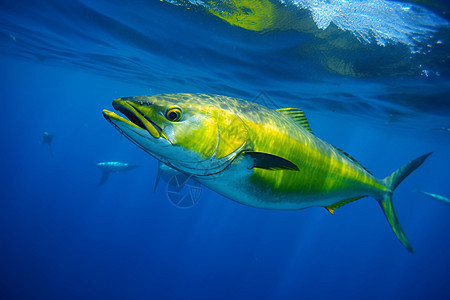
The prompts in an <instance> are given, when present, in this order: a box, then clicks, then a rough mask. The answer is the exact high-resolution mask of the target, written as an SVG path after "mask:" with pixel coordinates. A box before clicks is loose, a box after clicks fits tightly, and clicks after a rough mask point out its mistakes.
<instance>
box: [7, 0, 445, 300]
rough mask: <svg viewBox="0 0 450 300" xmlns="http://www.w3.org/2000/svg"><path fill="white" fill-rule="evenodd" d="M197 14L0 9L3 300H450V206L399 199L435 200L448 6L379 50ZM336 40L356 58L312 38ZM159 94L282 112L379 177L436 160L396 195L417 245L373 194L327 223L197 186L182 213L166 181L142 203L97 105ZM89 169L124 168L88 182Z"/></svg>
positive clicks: (145, 168)
mask: <svg viewBox="0 0 450 300" xmlns="http://www.w3.org/2000/svg"><path fill="white" fill-rule="evenodd" d="M297 2H299V1H297ZM304 2H305V1H304ZM308 2H309V3H311V1H308ZM179 3H181V2H178V4H179ZM199 3H200V2H199ZM202 3H203V2H202ZM202 3H200V4H199V5H192V4H190V3H188V2H187V1H185V2H184V4H183V5H174V4H173V3H168V2H161V1H138V0H131V1H95V2H94V1H87V0H83V1H45V3H42V1H20V3H19V2H17V1H2V2H1V3H0V42H1V43H0V66H1V70H2V71H1V72H0V83H1V85H0V86H1V92H2V93H1V95H2V110H1V112H2V113H1V118H0V126H1V127H0V128H2V143H1V154H2V155H1V156H0V159H1V161H0V165H1V173H0V174H1V181H0V182H1V187H2V197H1V200H0V295H1V296H0V298H1V299H449V298H450V259H449V257H448V254H449V253H450V237H449V234H448V233H449V232H450V218H449V215H450V209H449V207H448V206H447V205H445V204H444V203H439V202H438V201H433V200H432V199H429V198H427V197H426V196H425V195H423V194H420V193H417V192H414V190H415V189H417V188H420V189H421V190H424V191H427V192H431V193H436V194H439V195H443V196H445V197H447V198H448V197H449V196H450V185H449V184H448V178H449V171H448V170H449V167H450V156H449V153H450V136H449V134H450V96H449V95H450V81H449V77H450V62H449V57H448V53H450V52H449V51H448V50H449V48H448V47H449V46H448V44H449V43H450V41H449V37H450V35H449V32H448V28H447V27H446V25H445V24H446V22H448V11H449V10H448V6H446V5H447V4H446V3H445V2H439V1H438V2H430V3H426V2H424V1H422V2H421V3H422V5H423V6H421V7H422V8H421V9H420V10H419V11H420V13H421V14H423V13H424V11H423V10H426V14H427V15H429V16H431V18H432V19H433V18H434V19H433V20H439V22H440V24H441V25H442V24H443V26H436V27H433V26H431V25H429V27H431V29H430V31H427V36H429V38H428V39H426V41H424V42H417V44H414V46H411V45H407V44H404V43H402V41H399V40H389V38H385V39H383V41H384V42H385V43H386V45H385V46H382V45H380V44H379V43H377V39H373V40H372V42H370V39H369V42H367V41H365V40H364V39H361V38H358V37H357V34H355V31H351V30H350V29H348V30H347V31H344V32H339V30H340V29H339V28H338V26H337V25H336V24H334V25H333V22H330V25H329V26H331V27H333V26H335V27H334V29H333V30H337V32H338V33H337V34H338V35H337V36H334V35H333V34H336V32H335V33H333V32H331V35H329V36H328V37H327V36H321V34H322V33H323V30H324V29H318V28H315V29H312V30H311V32H302V31H301V30H299V29H298V26H297V25H295V24H296V23H295V22H296V21H297V20H296V19H292V20H289V22H288V24H290V28H286V27H285V28H284V29H280V28H275V29H273V30H264V31H263V32H257V31H252V30H247V29H245V28H241V27H239V26H233V25H231V24H229V23H227V22H225V21H223V20H221V19H219V18H217V17H215V16H213V15H212V14H211V13H208V12H207V11H205V9H204V6H202V5H201V4H202ZM203 5H204V3H203ZM414 5H417V4H414ZM284 9H286V10H287V11H289V10H291V11H290V12H292V10H294V15H295V13H297V11H295V9H300V8H298V6H296V5H292V4H291V5H288V4H286V7H284ZM303 13H304V12H301V13H299V15H298V16H297V17H299V16H301V15H302V14H303ZM310 18H311V20H310V21H311V22H312V23H311V24H314V22H313V21H314V20H313V19H312V17H310ZM339 18H341V19H339V20H337V19H336V17H334V19H333V18H331V19H332V20H333V21H335V22H336V23H339V24H341V25H342V24H344V23H343V20H342V17H339ZM412 19H414V18H412ZM347 21H348V20H347ZM439 22H438V23H439ZM292 24H294V25H292ZM345 24H347V23H345ZM355 24H356V25H355ZM353 25H355V26H358V23H354V24H353ZM355 26H353V27H351V28H352V29H354V28H355ZM288 27H289V26H288ZM331 27H330V28H331ZM349 28H350V27H349ZM409 28H417V26H416V27H414V26H412V27H411V26H410V27H409ZM320 30H322V31H320ZM327 30H328V29H327ZM369 36H370V34H369ZM400 36H401V35H400ZM338 37H340V38H342V39H344V40H345V41H346V43H348V44H351V45H353V46H352V47H356V49H358V51H356V52H355V51H353V50H354V49H355V48H352V47H350V48H348V47H347V48H345V47H344V48H339V49H330V48H329V47H332V46H330V45H332V43H331V44H329V45H328V46H327V47H324V45H327V44H323V43H326V42H328V41H329V40H330V39H332V38H338ZM327 38H328V39H327ZM405 41H409V42H410V40H408V39H407V40H405ZM438 41H439V42H438ZM310 49H316V50H317V49H322V50H323V51H322V52H321V51H316V50H314V53H311V52H308V50H310ZM328 50H330V51H328ZM331 50H333V51H331ZM415 51H417V52H415ZM333 53H334V54H335V55H337V56H336V58H335V60H334V61H336V59H339V60H340V63H339V64H336V65H333V66H332V67H330V64H329V63H328V64H327V63H324V62H326V61H327V58H329V57H330V55H332V54H333ZM358 53H362V54H361V56H363V58H364V59H360V58H359V57H358ZM400 58H401V59H400ZM399 61H400V62H401V63H400V64H397V63H396V62H399ZM328 62H329V61H328ZM346 63H348V65H346ZM339 65H340V66H343V65H345V66H347V67H342V68H339V67H337V66H339ZM349 65H353V66H354V69H353V72H348V70H349V67H348V66H349ZM327 66H328V67H327ZM175 92H203V93H215V94H223V95H228V96H235V97H240V98H245V99H248V100H252V99H253V100H255V101H257V102H258V101H263V102H264V103H267V102H269V104H271V105H273V106H278V107H299V108H301V109H303V110H304V111H305V113H306V115H307V117H308V119H309V122H310V125H311V127H312V129H313V131H314V132H315V134H316V135H317V136H319V137H320V138H322V139H324V140H325V141H327V142H329V143H331V144H333V145H336V146H338V147H339V148H341V149H344V150H345V151H346V152H348V153H350V154H351V155H352V156H353V157H355V158H356V159H357V160H358V161H359V162H360V163H361V164H362V165H364V166H365V167H366V168H367V169H369V170H370V171H371V172H372V173H373V174H375V175H376V176H377V177H379V178H382V177H385V176H387V175H389V174H390V173H391V172H392V171H394V170H395V169H397V168H399V167H400V166H402V165H403V164H405V163H406V162H408V161H410V160H411V159H413V158H416V157H418V156H420V155H422V154H425V153H427V152H430V151H433V152H434V154H433V155H432V156H431V157H430V158H429V159H428V160H427V161H426V162H425V163H424V165H423V166H421V167H420V168H419V169H418V170H417V171H415V172H414V173H413V174H412V175H410V177H408V179H406V180H405V182H403V183H402V184H401V185H400V186H399V188H398V189H397V190H396V192H395V196H394V205H395V208H396V211H397V215H398V217H399V220H400V222H401V224H402V226H403V229H404V230H405V231H406V234H407V235H408V237H409V240H410V241H411V243H412V246H413V248H414V251H415V253H414V254H410V253H409V252H408V251H406V250H405V249H404V248H403V247H402V245H401V244H400V243H399V242H398V240H397V239H396V237H395V235H394V234H393V232H392V230H391V229H390V227H389V225H388V223H387V221H386V220H385V217H384V216H383V214H382V212H381V210H380V208H379V207H378V204H377V203H376V201H375V200H373V199H371V198H364V199H361V200H359V201H356V202H354V203H352V204H349V205H346V206H344V207H342V208H340V209H338V210H336V212H335V215H334V216H333V215H331V214H329V213H328V212H327V211H326V210H325V209H323V208H310V209H306V210H302V211H274V210H262V209H257V208H251V207H247V206H243V205H240V204H237V203H235V202H233V201H231V200H228V199H226V198H224V197H222V196H219V195H218V194H216V193H215V192H213V191H210V190H208V189H207V188H204V187H203V188H202V194H201V198H200V200H199V201H198V203H196V204H195V205H194V206H192V207H190V208H179V207H177V206H175V205H174V204H173V203H171V202H170V201H169V199H168V196H167V195H168V193H167V190H168V185H167V183H165V182H160V184H159V186H158V188H157V190H156V192H153V187H154V182H155V179H156V173H157V168H158V163H157V161H156V160H155V159H154V158H152V157H151V156H149V155H147V154H146V153H144V152H143V151H142V150H140V149H139V148H138V147H136V146H134V145H133V144H132V143H130V142H129V141H128V140H127V139H126V138H122V137H121V136H120V135H119V133H118V132H117V131H116V130H115V129H114V128H112V127H111V126H110V125H109V124H108V123H107V122H106V121H105V120H104V118H103V116H102V113H101V111H102V109H105V108H106V109H112V106H111V101H112V100H113V99H114V98H117V97H122V96H135V95H144V94H157V93H175ZM257 95H263V97H257ZM44 132H50V133H51V134H54V135H55V137H54V140H53V145H52V146H53V156H52V155H51V153H50V151H49V149H48V146H47V145H42V144H41V139H42V135H43V133H44ZM280 146H284V145H280ZM101 161H121V162H129V163H133V164H138V165H139V168H137V169H135V170H131V171H128V172H124V173H116V174H111V176H110V178H109V179H108V181H107V182H106V183H105V184H104V185H102V186H100V187H97V183H98V181H99V179H100V175H101V174H100V172H99V170H98V169H97V168H96V167H95V164H96V163H98V162H101Z"/></svg>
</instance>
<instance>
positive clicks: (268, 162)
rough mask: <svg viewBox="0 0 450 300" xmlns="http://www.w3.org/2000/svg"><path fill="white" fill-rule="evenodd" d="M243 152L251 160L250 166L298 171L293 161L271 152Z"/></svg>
mask: <svg viewBox="0 0 450 300" xmlns="http://www.w3.org/2000/svg"><path fill="white" fill-rule="evenodd" d="M244 154H245V156H247V157H250V158H251V159H252V160H253V166H252V168H260V169H266V170H293V171H299V168H298V167H297V165H295V164H294V163H293V162H291V161H289V160H287V159H284V158H282V157H279V156H276V155H273V154H268V153H262V152H252V151H245V152H244Z"/></svg>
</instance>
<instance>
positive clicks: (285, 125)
mask: <svg viewBox="0 0 450 300" xmlns="http://www.w3.org/2000/svg"><path fill="white" fill-rule="evenodd" d="M113 106H114V108H115V109H117V110H118V111H120V112H122V113H123V114H124V115H125V116H126V117H127V118H128V119H125V118H123V117H121V116H118V115H117V114H115V113H113V112H110V111H106V110H105V111H104V112H103V114H104V117H105V118H106V119H107V120H108V121H109V122H110V123H111V124H112V125H113V126H114V127H116V128H117V129H118V130H119V131H120V132H122V133H123V134H124V135H125V136H126V137H127V138H129V139H130V140H131V141H132V142H134V143H135V144H136V145H138V146H139V147H140V148H142V149H143V150H144V151H146V152H148V153H149V154H151V155H152V156H154V157H155V158H157V159H158V160H159V161H161V162H162V163H164V164H166V165H167V166H170V167H171V168H173V169H175V170H178V171H180V172H183V173H185V174H187V175H189V176H192V177H193V178H195V180H197V181H199V182H200V183H202V184H204V185H205V186H207V187H209V188H211V189H212V190H214V191H216V192H218V193H220V194H222V195H224V196H226V197H228V198H230V199H232V200H234V201H236V202H239V203H242V204H245V205H248V206H253V207H259V208H266V209H279V210H297V209H304V208H308V207H314V206H323V207H326V208H327V209H328V210H329V211H330V212H332V213H333V212H334V210H335V209H336V208H338V207H340V206H342V205H344V204H346V203H349V202H351V201H354V200H357V199H359V198H362V197H366V196H370V197H373V198H375V199H377V200H378V202H379V203H380V206H381V207H382V209H383V211H384V212H385V214H386V217H387V218H388V221H389V223H390V224H391V226H392V228H393V230H394V232H395V233H396V234H397V237H398V238H399V239H400V241H401V242H402V243H403V245H404V246H405V247H406V248H408V250H410V251H412V248H411V246H410V244H409V242H408V240H407V238H406V235H405V234H404V232H403V230H402V229H401V227H400V224H399V223H398V220H397V217H396V216H395V212H394V210H393V206H392V201H391V196H392V192H393V190H394V189H395V188H396V187H397V185H398V184H399V183H400V182H401V181H402V180H403V179H404V178H405V177H406V176H407V175H409V174H410V173H411V172H412V171H413V170H414V169H415V168H417V167H418V166H419V165H420V164H422V162H423V161H424V160H425V159H426V157H428V155H429V154H427V155H424V156H422V157H420V158H418V159H416V160H414V161H412V162H410V163H409V164H407V165H405V166H404V167H403V168H401V169H399V170H398V171H396V172H394V173H393V174H392V175H391V176H389V177H387V178H385V179H377V178H375V177H374V176H373V175H371V174H370V173H369V172H368V171H367V170H366V169H364V168H363V167H362V166H361V165H360V164H359V163H358V162H356V161H355V160H354V159H353V158H351V157H350V156H349V155H348V154H346V153H345V152H343V151H342V150H340V149H338V148H335V147H333V146H331V145H330V144H328V143H326V142H325V141H322V140H321V139H319V138H318V137H316V136H315V135H314V134H313V133H312V131H311V129H310V127H309V123H308V121H307V120H306V118H305V116H304V114H303V112H302V111H301V110H299V109H295V108H286V109H278V110H273V109H269V108H266V107H264V106H261V105H258V104H255V103H252V102H248V101H245V100H241V99H236V98H231V97H226V96H218V95H204V94H170V95H155V96H140V97H128V98H119V99H116V100H114V102H113Z"/></svg>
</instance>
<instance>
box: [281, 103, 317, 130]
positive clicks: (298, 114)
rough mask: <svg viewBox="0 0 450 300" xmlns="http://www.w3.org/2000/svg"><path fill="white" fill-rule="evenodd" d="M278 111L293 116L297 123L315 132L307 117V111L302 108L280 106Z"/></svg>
mask: <svg viewBox="0 0 450 300" xmlns="http://www.w3.org/2000/svg"><path fill="white" fill-rule="evenodd" d="M277 112H279V113H282V114H283V115H285V116H287V117H289V118H291V119H292V120H293V121H294V122H295V123H297V124H298V125H300V126H301V127H303V128H305V129H306V130H308V131H309V133H313V132H312V130H311V127H309V122H308V120H307V119H306V117H305V113H304V112H303V111H302V110H300V109H298V108H280V109H277Z"/></svg>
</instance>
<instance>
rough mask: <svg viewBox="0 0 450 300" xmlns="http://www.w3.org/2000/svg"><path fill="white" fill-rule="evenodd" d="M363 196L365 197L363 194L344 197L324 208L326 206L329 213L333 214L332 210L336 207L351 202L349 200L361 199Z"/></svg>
mask: <svg viewBox="0 0 450 300" xmlns="http://www.w3.org/2000/svg"><path fill="white" fill-rule="evenodd" d="M363 197H365V196H361V197H354V198H349V199H345V200H342V201H339V202H337V203H335V204H332V205H328V206H325V208H326V210H328V211H329V212H330V213H331V214H333V215H334V211H335V210H336V209H338V208H339V207H341V206H344V205H345V204H349V203H351V202H353V201H356V200H358V199H361V198H363Z"/></svg>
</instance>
